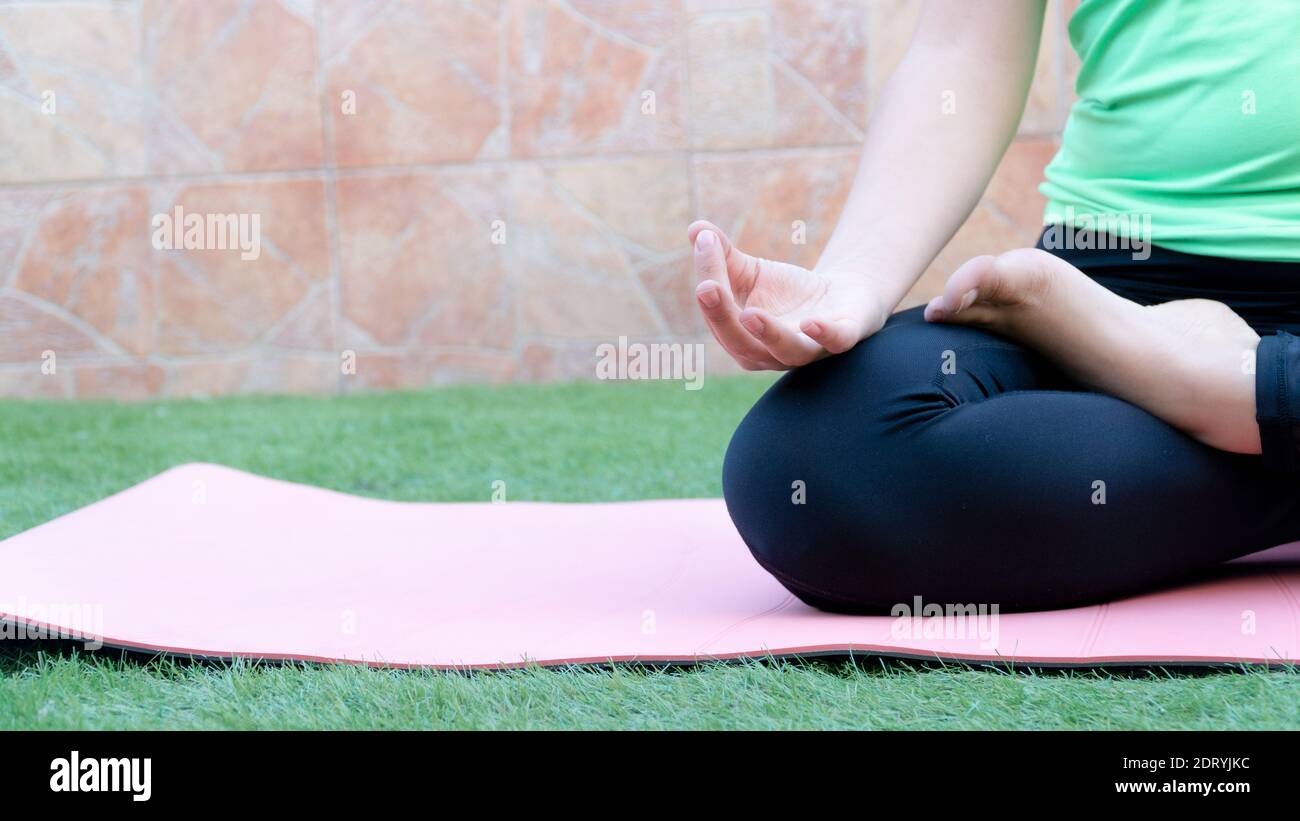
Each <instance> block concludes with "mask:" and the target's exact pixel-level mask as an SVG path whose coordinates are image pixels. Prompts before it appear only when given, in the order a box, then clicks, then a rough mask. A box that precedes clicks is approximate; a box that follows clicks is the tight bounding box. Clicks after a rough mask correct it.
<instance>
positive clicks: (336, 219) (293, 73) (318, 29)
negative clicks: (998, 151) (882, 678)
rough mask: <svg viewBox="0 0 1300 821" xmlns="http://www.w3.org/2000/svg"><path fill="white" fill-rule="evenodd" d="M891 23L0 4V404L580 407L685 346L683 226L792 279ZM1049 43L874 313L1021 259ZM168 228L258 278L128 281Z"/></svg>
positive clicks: (864, 9)
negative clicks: (317, 397)
mask: <svg viewBox="0 0 1300 821" xmlns="http://www.w3.org/2000/svg"><path fill="white" fill-rule="evenodd" d="M1068 1H1069V2H1073V0H1068ZM918 10H919V2H911V1H910V0H607V1H606V2H601V1H600V0H425V1H424V2H417V1H416V0H405V1H403V0H278V2H277V0H123V1H120V2H118V1H113V0H103V2H93V0H83V1H82V2H66V3H65V2H5V3H0V395H8V396H21V397H37V396H39V397H47V396H56V397H92V396H113V397H122V398H143V397H153V396H190V395H211V394H224V393H236V392H253V391H277V392H278V391H289V392H315V393H332V392H340V391H348V390H354V389H365V388H392V387H405V386H415V385H424V384H430V383H442V382H455V381H491V382H504V381H514V380H550V379H566V378H590V377H591V376H592V375H593V372H594V367H593V355H594V350H595V346H596V345H597V344H599V343H601V342H608V341H612V340H614V339H616V338H617V337H618V336H628V337H631V338H634V339H641V340H646V341H650V340H676V341H684V340H706V339H707V338H708V335H707V332H706V331H705V330H704V329H703V328H702V326H701V324H700V322H699V321H698V319H697V316H696V311H695V307H694V301H693V298H692V288H693V276H692V273H691V270H690V254H689V248H688V247H687V245H686V241H685V238H684V229H685V227H686V225H687V224H688V223H689V222H690V221H691V220H692V219H693V218H695V217H697V216H700V217H707V218H709V219H712V220H714V221H715V222H717V223H719V224H720V225H722V226H723V227H724V228H725V229H727V230H729V231H730V232H732V233H733V236H734V237H735V239H736V240H737V241H738V243H740V244H741V245H743V246H744V247H746V248H747V249H748V250H750V251H751V252H753V253H756V254H760V255H764V256H769V257H773V258H781V259H792V260H794V261H797V262H801V263H804V264H812V263H813V262H814V261H815V259H816V257H817V254H818V252H819V251H820V248H821V246H822V244H823V243H824V242H825V240H826V239H827V237H828V236H829V233H830V231H831V229H832V228H833V226H834V222H835V218H836V216H837V213H838V209H839V207H840V204H841V202H842V201H843V198H844V196H845V195H846V193H847V191H848V187H849V184H850V181H851V179H852V173H853V169H854V166H855V161H856V155H857V145H858V143H859V141H860V140H861V138H862V134H863V132H864V130H865V128H866V125H867V122H868V120H869V117H870V114H871V104H872V100H873V99H874V98H875V97H876V95H877V92H878V90H879V89H880V87H881V85H882V83H883V81H884V79H885V78H886V77H887V75H888V73H889V71H890V69H891V67H892V65H893V64H894V63H895V62H896V61H897V59H898V58H899V56H900V55H901V54H902V51H903V49H904V47H905V45H906V42H907V40H908V37H909V33H910V30H911V28H912V26H913V24H914V21H915V18H916V14H917V12H918ZM1067 13H1068V8H1067V7H1066V5H1063V4H1062V2H1061V1H1060V0H1053V2H1052V3H1051V6H1050V8H1049V13H1048V21H1047V25H1046V30H1045V32H1044V36H1043V44H1042V50H1041V55H1040V59H1039V65H1038V71H1037V77H1036V79H1035V84H1034V89H1033V92H1032V97H1031V100H1030V104H1029V106H1028V110H1027V111H1026V114H1025V117H1024V121H1023V123H1022V124H1021V128H1020V134H1019V136H1018V137H1017V139H1016V141H1015V143H1014V144H1013V146H1012V147H1011V150H1010V152H1009V153H1008V155H1007V157H1006V159H1005V161H1004V162H1003V163H1002V166H1001V168H1000V169H999V171H998V174H997V177H996V179H995V181H994V182H993V184H992V185H991V186H990V188H989V190H988V192H987V194H986V196H985V198H984V200H983V202H982V203H981V205H980V206H979V208H978V210H977V211H976V212H975V214H974V215H973V216H972V217H971V219H970V221H969V222H968V224H967V225H966V226H965V227H964V228H963V229H962V231H961V232H960V233H959V235H958V236H957V237H956V238H955V239H954V240H953V242H952V244H951V245H950V247H949V248H948V249H946V250H945V251H944V252H943V253H942V254H941V255H940V257H939V258H938V259H937V260H936V262H935V264H934V266H933V267H932V269H931V271H929V272H928V273H927V274H926V276H925V277H924V278H923V279H922V281H921V282H920V283H919V284H918V286H917V290H916V291H915V292H914V294H913V295H912V296H911V297H910V298H909V301H908V303H907V304H915V303H917V302H919V301H921V300H923V299H924V298H925V297H926V296H927V295H929V294H932V293H934V291H935V289H936V287H937V286H938V285H939V284H940V283H941V282H942V280H943V277H944V275H945V274H946V272H947V271H950V270H951V269H952V267H953V266H954V265H955V264H957V263H958V262H960V261H962V260H963V259H965V258H966V257H969V256H972V255H974V254H977V253H984V252H996V251H998V250H1003V249H1006V248H1008V247H1014V246H1016V245H1022V244H1026V243H1028V242H1031V241H1032V239H1033V237H1034V236H1035V234H1036V228H1037V226H1038V222H1039V218H1040V214H1041V208H1042V200H1041V198H1040V197H1039V195H1038V194H1037V192H1036V190H1035V189H1036V186H1037V183H1038V181H1039V178H1040V175H1041V170H1042V167H1043V165H1044V164H1045V163H1046V161H1047V160H1048V159H1049V158H1050V157H1051V155H1052V154H1053V152H1054V151H1055V146H1056V143H1057V139H1058V137H1059V133H1060V129H1061V127H1062V125H1063V123H1064V119H1065V115H1066V112H1067V109H1068V107H1069V104H1070V102H1071V88H1072V85H1073V82H1072V76H1073V72H1074V70H1075V66H1074V63H1073V55H1072V54H1071V52H1070V50H1069V47H1068V44H1067V42H1066V39H1065V20H1066V15H1067ZM178 208H179V209H181V212H182V214H189V215H194V214H198V215H212V214H243V215H246V216H247V215H256V217H257V219H258V229H259V234H258V236H259V238H260V247H259V253H258V254H257V256H256V258H255V259H246V258H245V256H247V254H245V253H241V250H240V249H239V248H238V247H231V248H229V249H228V250H219V249H213V248H211V247H206V248H204V249H194V248H191V249H189V250H186V249H185V248H184V247H182V248H179V249H167V248H162V249H159V248H158V247H156V245H157V244H158V243H157V242H156V240H157V236H156V233H157V223H156V222H155V220H156V219H157V218H158V216H159V215H169V216H170V215H174V214H175V213H176V209H178ZM794 220H803V221H804V222H805V224H806V225H807V244H806V245H797V246H796V245H792V244H791V241H790V240H791V231H790V226H791V223H792V221H794ZM205 237H206V240H205V241H206V244H207V245H208V246H211V245H212V244H214V242H218V243H219V241H216V240H214V239H213V235H212V234H207V235H205ZM228 244H232V243H228ZM182 245H183V243H182ZM349 356H351V357H352V358H353V361H354V362H355V373H353V372H345V371H348V370H349V369H348V368H345V367H342V366H341V362H342V361H343V360H345V359H346V358H347V357H349ZM51 366H52V367H51ZM709 367H710V371H711V372H719V371H723V370H726V360H725V358H724V357H722V356H720V355H717V353H716V352H711V353H710V358H709ZM51 371H52V372H51Z"/></svg>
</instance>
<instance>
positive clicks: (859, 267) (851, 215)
mask: <svg viewBox="0 0 1300 821" xmlns="http://www.w3.org/2000/svg"><path fill="white" fill-rule="evenodd" d="M1044 6H1045V0H994V2H988V3H971V2H969V1H968V0H928V2H926V4H925V8H924V10H923V12H922V16H921V19H920V22H919V24H918V25H917V29H916V33H915V35H914V36H913V38H912V42H911V44H910V45H909V47H908V49H907V53H906V55H905V56H904V57H903V59H902V61H901V62H900V63H899V65H898V68H897V69H895V71H894V73H893V75H892V76H891V77H890V79H889V82H888V83H887V85H886V86H885V88H884V90H883V92H882V93H881V95H880V99H879V101H878V103H877V105H876V108H875V110H874V112H873V113H872V116H871V123H870V127H869V129H868V131H867V137H866V142H865V144H864V145H863V148H862V159H861V161H860V162H859V165H858V173H857V177H856V179H855V181H854V183H853V189H852V191H851V192H850V193H849V197H848V201H847V203H846V204H845V206H844V211H843V213H842V214H841V216H840V220H839V223H838V225H837V226H836V228H835V232H834V234H833V235H832V236H831V239H830V242H829V243H828V244H827V246H826V249H825V251H824V252H823V253H822V255H821V258H820V260H819V261H818V263H817V266H816V268H815V269H814V270H816V271H819V272H824V273H834V272H845V273H857V274H858V275H862V276H866V277H868V278H869V279H870V280H871V281H872V282H873V283H874V285H875V288H876V293H877V295H878V296H879V298H880V300H881V302H882V304H883V305H884V306H885V308H886V310H887V311H892V310H893V308H894V307H895V306H896V305H898V303H899V302H900V301H901V300H902V299H903V297H904V296H905V295H906V294H907V292H908V290H909V289H910V288H911V287H912V285H913V284H914V283H915V282H916V280H917V279H918V278H919V277H920V276H921V274H922V273H923V272H924V271H925V268H926V266H927V265H929V264H930V262H931V260H933V259H934V257H935V256H936V255H937V254H938V253H939V251H941V250H942V249H943V246H944V245H945V244H947V242H948V240H950V239H951V238H952V235H953V234H954V233H956V231H957V229H958V228H960V227H961V225H962V223H963V222H964V221H965V220H966V218H967V217H968V216H970V213H971V211H972V210H974V208H975V206H976V204H977V203H978V202H979V198H980V195H981V194H983V192H984V188H985V186H987V185H988V182H989V179H990V178H991V177H992V176H993V171H994V169H996V168H997V165H998V162H999V161H1000V160H1001V159H1002V155H1003V154H1004V153H1006V150H1007V146H1008V145H1010V143H1011V140H1012V138H1013V137H1015V134H1016V128H1017V126H1018V125H1019V123H1020V118H1021V115H1022V113H1023V112H1024V107H1025V99H1026V98H1027V96H1028V94H1029V86H1030V83H1031V82H1032V80H1033V76H1034V65H1035V62H1036V61H1037V57H1038V43H1039V40H1040V36H1041V32H1042V26H1043V11H1044Z"/></svg>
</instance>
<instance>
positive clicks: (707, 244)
mask: <svg viewBox="0 0 1300 821" xmlns="http://www.w3.org/2000/svg"><path fill="white" fill-rule="evenodd" d="M712 247H713V232H712V231H710V230H708V229H707V228H706V229H705V230H703V231H701V232H700V233H698V234H696V235H695V250H696V251H699V252H700V253H701V254H703V253H706V252H707V251H708V250H709V249H710V248H712Z"/></svg>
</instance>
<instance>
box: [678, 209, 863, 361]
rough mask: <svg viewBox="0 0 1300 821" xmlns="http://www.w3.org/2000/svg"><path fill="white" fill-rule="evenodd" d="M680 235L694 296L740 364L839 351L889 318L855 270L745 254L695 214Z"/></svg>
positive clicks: (811, 357) (809, 357)
mask: <svg viewBox="0 0 1300 821" xmlns="http://www.w3.org/2000/svg"><path fill="white" fill-rule="evenodd" d="M687 235H688V236H689V237H690V240H691V244H692V245H693V246H694V248H695V273H696V275H697V277H698V278H699V280H700V284H699V285H698V286H697V287H696V289H695V298H696V300H698V301H699V304H700V309H701V310H702V311H703V312H704V318H705V319H706V320H707V321H708V323H709V329H710V330H711V331H713V336H714V337H715V338H716V339H717V340H718V343H719V344H720V345H722V347H723V348H725V349H726V351H727V353H729V354H731V356H732V358H733V359H735V360H736V361H737V362H739V363H740V365H741V367H743V368H744V369H745V370H750V371H759V370H784V369H786V368H793V367H797V366H799V365H806V364H807V363H809V362H812V361H813V360H816V359H821V358H822V357H824V356H829V355H831V354H836V353H843V352H844V351H847V350H848V349H849V348H852V347H853V346H854V345H856V344H858V342H860V341H862V340H863V339H865V338H866V337H868V336H870V335H871V334H873V333H875V332H876V331H878V330H879V329H880V327H881V326H882V325H884V324H885V320H886V319H888V318H889V308H888V307H884V306H881V305H880V304H879V303H880V300H879V299H877V297H876V294H875V293H874V292H873V291H872V288H871V284H870V282H869V281H868V279H867V277H866V276H865V275H864V274H862V273H845V274H826V273H820V272H817V271H809V270H808V269H807V268H800V267H799V266H798V265H791V264H790V263H787V262H770V261H768V260H765V259H759V258H757V257H752V256H750V255H749V254H746V253H744V252H743V251H741V250H740V249H738V248H736V247H735V246H734V245H732V244H731V240H729V239H727V236H726V235H725V234H723V233H722V231H721V230H719V229H718V227H717V226H715V225H714V224H713V223H710V222H704V221H702V220H701V221H698V222H694V223H692V224H691V227H690V228H689V229H687Z"/></svg>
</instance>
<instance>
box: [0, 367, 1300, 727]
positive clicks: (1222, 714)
mask: <svg viewBox="0 0 1300 821" xmlns="http://www.w3.org/2000/svg"><path fill="white" fill-rule="evenodd" d="M767 384H768V380H767V379H766V378H759V377H734V378H728V379H711V380H709V381H708V382H707V383H706V384H705V387H704V389H703V390H699V391H686V390H683V388H682V385H681V383H671V382H666V383H581V384H566V385H548V386H536V385H520V386H509V387H470V386H466V387H453V388H439V389H434V390H428V391H419V392H401V393H386V394H363V395H353V396H343V397H331V398H307V397H241V398H228V399H216V400H186V401H166V402H152V403H146V404H118V403H110V402H75V403H73V402H67V403H60V402H12V401H10V402H0V437H2V439H0V441H4V442H5V445H6V446H5V448H4V449H3V450H0V537H7V536H9V535H12V534H14V533H17V532H19V531H22V530H25V529H26V528H29V527H32V526H34V525H36V524H39V523H41V522H43V521H46V520H48V519H51V518H53V517H55V516H58V515H60V514H62V513H66V512H68V511H71V510H74V509H76V508H78V507H80V506H82V505H85V504H87V503H89V502H92V501H94V500H96V499H99V498H101V497H103V496H106V495H108V494H109V493H112V492H115V491H117V490H121V489H122V488H125V487H128V486H129V485H132V484H134V483H136V482H139V481H141V480H143V479H146V478H148V477H149V476H152V475H154V474H155V473H158V472H159V471H161V470H163V469H165V468H167V467H170V466H172V465H176V464H180V463H183V462H193V461H205V462H217V463H220V464H225V465H230V466H232V467H237V468H241V469H244V470H248V471H252V472H254V473H259V474H263V475H267V476H274V477H276V478H281V479H288V480H291V481H296V482H304V483H308V484H314V485H320V486H323V487H329V488H334V489H336V490H342V491H346V492H349V493H356V494H360V495H366V496H376V497H383V498H389V499H405V500H425V501H436V500H447V501H452V500H455V501H471V500H481V501H486V500H488V499H490V498H491V495H492V492H493V488H494V483H496V482H499V481H504V482H505V489H506V494H507V498H508V499H511V500H525V499H534V500H553V501H602V500H614V499H643V498H661V497H683V496H687V497H689V496H717V495H719V494H720V484H719V474H720V470H721V461H722V453H723V449H724V447H725V445H726V441H727V437H728V436H729V435H730V432H731V430H732V429H733V428H734V427H735V425H736V423H737V422H738V421H739V419H740V417H741V416H742V415H743V413H744V411H745V409H746V408H748V407H749V405H750V404H752V402H753V401H754V399H755V398H757V396H758V395H759V393H761V392H762V390H763V389H764V387H765V386H766V385H767ZM497 487H499V485H497ZM0 572H3V570H2V569H0ZM51 572H55V571H54V569H53V568H52V569H51ZM55 649H56V652H51V651H50V648H48V647H33V646H31V645H21V644H13V643H9V644H3V643H0V729H21V728H105V729H107V728H127V729H129V728H178V729H180V728H425V727H428V728H434V727H437V728H443V727H455V728H470V727H482V728H505V727H512V728H513V727H529V728H617V727H625V728H778V727H780V728H856V727H861V728H907V729H942V728H989V729H1001V728H1006V729H1010V728H1076V729H1101V728H1105V729H1120V728H1138V729H1174V728H1204V729H1216V728H1297V727H1300V671H1296V670H1294V669H1291V670H1273V671H1263V670H1247V671H1229V672H1215V673H1201V672H1178V671H1165V670H1151V671H1144V672H1141V673H1137V674H1133V673H1124V674H1115V673H1107V672H1072V673H1050V674H1047V673H1035V672H1034V671H1026V670H1008V669H1006V668H988V669H978V668H971V667H961V666H951V665H948V666H940V667H930V668H914V667H908V666H903V665H897V664H895V665H883V664H881V663H879V662H876V661H873V660H858V661H857V663H842V662H833V663H832V662H824V661H809V662H743V663H734V664H708V665H701V666H697V667H693V668H688V669H676V670H653V669H639V668H626V667H615V668H603V669H602V668H568V669H547V670H541V669H525V670H516V671H509V672H489V673H474V674H461V673H437V672H420V671H416V672H410V671H391V670H371V669H365V668H357V667H350V666H310V665H308V666H295V665H287V666H278V665H257V664H248V663H234V664H229V665H225V664H223V665H202V664H178V663H173V662H171V661H166V660H158V659H155V660H149V659H144V660H142V659H140V658H138V657H130V658H123V657H120V656H117V655H114V654H113V653H111V652H108V651H105V652H102V653H100V654H97V655H95V654H91V655H87V654H84V653H80V652H76V651H68V650H62V649H58V648H55Z"/></svg>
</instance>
